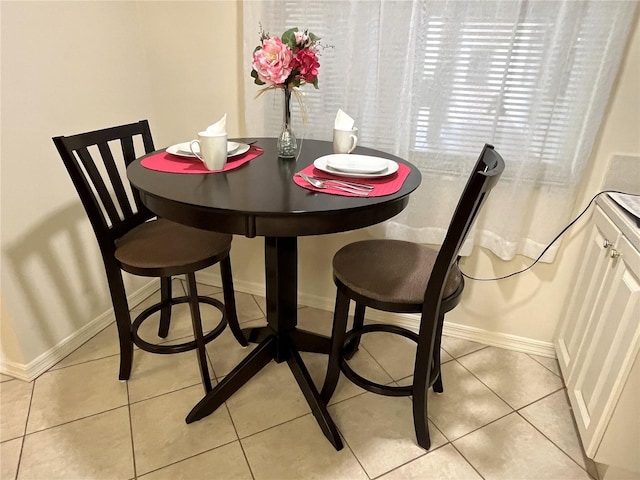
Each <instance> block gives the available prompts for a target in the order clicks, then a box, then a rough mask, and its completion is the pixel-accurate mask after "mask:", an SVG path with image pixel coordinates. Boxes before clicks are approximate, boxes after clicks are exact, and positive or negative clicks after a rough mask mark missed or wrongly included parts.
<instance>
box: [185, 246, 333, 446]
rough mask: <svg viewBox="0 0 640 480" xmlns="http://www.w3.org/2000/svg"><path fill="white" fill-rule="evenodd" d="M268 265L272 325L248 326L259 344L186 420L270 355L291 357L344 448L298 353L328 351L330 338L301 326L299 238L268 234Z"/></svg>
mask: <svg viewBox="0 0 640 480" xmlns="http://www.w3.org/2000/svg"><path fill="white" fill-rule="evenodd" d="M265 267H266V269H265V270H266V287H267V322H268V324H269V325H268V326H266V327H258V328H247V329H243V333H244V335H245V337H246V338H247V340H249V341H250V342H252V343H257V344H258V346H257V347H256V348H255V349H254V350H253V351H252V352H251V353H249V355H247V357H246V358H245V359H244V360H242V362H240V363H239V364H238V365H237V366H236V367H235V368H234V369H233V370H232V371H231V372H230V373H229V374H228V375H227V376H226V377H224V378H223V379H222V380H221V381H220V383H218V385H216V386H215V387H214V388H213V390H211V391H210V392H209V393H207V394H206V396H205V397H204V398H203V399H202V400H200V401H199V402H198V403H197V404H196V406H195V407H193V409H192V410H191V412H189V414H188V415H187V418H186V421H187V423H192V422H195V421H197V420H200V419H202V418H204V417H206V416H207V415H210V414H211V413H213V412H214V411H215V410H216V409H217V408H218V407H219V406H220V405H222V404H223V403H224V402H225V401H227V400H228V399H229V397H231V395H233V394H234V393H235V392H237V391H238V390H239V389H240V388H241V387H242V386H243V385H244V384H245V383H247V382H248V381H249V380H250V379H251V378H252V377H253V376H254V375H255V374H256V373H258V372H259V371H260V370H262V368H263V367H265V366H266V365H267V364H268V363H269V362H270V361H271V360H275V361H276V362H278V363H281V362H284V361H286V362H287V364H288V365H289V368H290V369H291V372H292V373H293V376H294V377H295V379H296V381H297V382H298V386H299V387H300V390H302V393H303V394H304V397H305V399H306V400H307V403H308V404H309V407H311V412H312V413H313V415H314V416H315V417H316V420H317V422H318V425H320V428H321V429H322V432H323V433H324V435H325V436H326V437H327V439H329V441H330V442H331V444H332V445H333V446H334V447H335V449H336V450H341V449H342V440H341V439H340V434H339V433H338V430H337V428H336V426H335V424H334V423H333V420H332V419H331V417H330V416H329V412H328V411H327V406H326V404H325V402H324V400H322V397H321V396H320V394H319V393H318V390H317V389H316V387H315V385H314V384H313V380H312V379H311V376H310V375H309V372H308V371H307V367H306V366H305V364H304V362H303V361H302V358H301V357H300V353H299V352H300V351H303V352H314V353H324V354H329V350H330V343H331V342H330V339H329V338H327V337H324V336H322V335H318V334H315V333H312V332H307V331H305V330H301V329H298V328H297V327H296V324H297V239H296V238H295V237H276V238H274V237H266V238H265Z"/></svg>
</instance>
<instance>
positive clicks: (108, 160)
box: [98, 142, 133, 218]
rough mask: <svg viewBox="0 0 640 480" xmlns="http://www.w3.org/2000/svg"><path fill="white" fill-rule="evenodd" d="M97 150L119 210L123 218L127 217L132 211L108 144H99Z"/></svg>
mask: <svg viewBox="0 0 640 480" xmlns="http://www.w3.org/2000/svg"><path fill="white" fill-rule="evenodd" d="M132 145H133V143H132ZM98 150H100V154H101V155H102V161H103V162H104V166H105V168H106V169H107V175H109V180H110V181H111V186H112V187H113V191H114V193H115V195H116V199H117V200H118V204H119V205H120V210H121V211H122V214H123V216H124V218H126V217H129V216H130V215H133V210H132V209H131V204H130V201H129V197H128V196H127V192H126V190H125V188H124V185H123V182H122V177H121V176H120V172H119V171H118V167H117V166H116V162H115V160H114V159H113V154H112V153H111V149H110V148H109V144H108V143H107V142H100V143H99V144H98Z"/></svg>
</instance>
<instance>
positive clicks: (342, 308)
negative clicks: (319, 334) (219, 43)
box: [320, 290, 349, 403]
mask: <svg viewBox="0 0 640 480" xmlns="http://www.w3.org/2000/svg"><path fill="white" fill-rule="evenodd" d="M348 317H349V297H347V296H346V295H345V294H344V293H341V292H340V291H339V290H338V293H337V294H336V306H335V309H334V312H333V328H332V331H331V350H330V352H329V364H328V365H327V374H326V376H325V379H324V385H323V386H322V392H321V393H320V396H321V397H322V399H323V400H324V402H325V403H329V400H330V399H331V396H332V395H333V392H335V390H336V386H337V385H338V380H339V379H340V363H341V362H342V348H343V346H344V337H345V334H346V331H347V318H348Z"/></svg>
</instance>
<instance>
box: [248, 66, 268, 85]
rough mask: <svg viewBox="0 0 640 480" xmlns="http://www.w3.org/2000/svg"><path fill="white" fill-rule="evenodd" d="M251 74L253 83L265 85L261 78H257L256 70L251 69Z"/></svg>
mask: <svg viewBox="0 0 640 480" xmlns="http://www.w3.org/2000/svg"><path fill="white" fill-rule="evenodd" d="M251 76H252V77H253V79H254V81H253V83H255V84H256V85H266V84H265V83H264V82H263V81H262V80H260V79H259V78H258V72H256V71H255V69H253V70H251Z"/></svg>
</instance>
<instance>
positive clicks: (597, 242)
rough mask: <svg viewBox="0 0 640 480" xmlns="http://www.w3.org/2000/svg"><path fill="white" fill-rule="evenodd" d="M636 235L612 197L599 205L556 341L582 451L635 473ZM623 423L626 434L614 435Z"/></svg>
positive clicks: (639, 292)
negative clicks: (611, 199) (612, 200)
mask: <svg viewBox="0 0 640 480" xmlns="http://www.w3.org/2000/svg"><path fill="white" fill-rule="evenodd" d="M605 210H606V213H605ZM638 237H639V235H638V229H637V227H635V225H634V224H633V223H632V222H631V221H630V219H629V218H628V217H626V216H625V214H623V213H620V212H618V211H617V210H616V207H615V206H614V205H613V203H612V202H611V201H610V200H601V201H600V202H599V206H596V207H595V209H594V211H593V215H592V217H591V220H590V221H589V224H588V226H587V239H586V246H585V248H584V257H583V263H582V266H581V268H580V270H579V273H578V276H577V278H576V281H575V286H574V289H573V293H572V295H571V298H570V301H569V304H568V307H567V311H566V313H565V315H564V317H563V319H562V322H561V324H560V325H559V328H558V334H557V338H556V353H557V356H558V361H559V363H560V369H561V371H562V375H563V377H564V380H565V384H566V386H567V392H568V395H569V401H570V403H571V406H572V408H573V413H574V417H575V420H576V424H577V426H578V430H579V432H580V437H581V440H582V444H583V447H584V450H585V453H586V454H587V456H588V457H590V458H592V459H594V460H596V461H598V462H601V463H606V464H610V465H617V466H619V467H622V468H626V469H628V470H634V471H640V463H639V462H640V447H639V445H640V391H639V390H638V379H637V378H634V376H637V375H638V374H639V372H638V368H637V358H638V351H639V350H640V253H639V252H638V249H637V248H636V246H637V245H638V243H639V239H638ZM634 244H635V245H636V246H634ZM634 364H635V368H634ZM632 370H633V371H632ZM621 399H622V400H623V401H621ZM620 425H624V429H623V430H624V435H618V434H616V430H617V429H618V428H619V426H620Z"/></svg>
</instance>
